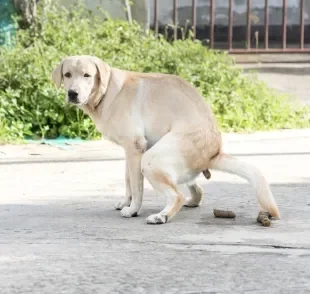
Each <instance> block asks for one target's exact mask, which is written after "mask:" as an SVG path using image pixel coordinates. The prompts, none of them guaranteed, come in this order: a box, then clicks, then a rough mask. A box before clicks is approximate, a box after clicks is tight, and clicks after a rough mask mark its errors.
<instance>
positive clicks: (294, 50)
mask: <svg viewBox="0 0 310 294" xmlns="http://www.w3.org/2000/svg"><path fill="white" fill-rule="evenodd" d="M228 53H231V54H255V53H267V54H268V53H310V48H303V49H300V48H284V49H283V48H268V49H265V48H258V49H256V48H251V49H231V50H229V51H228Z"/></svg>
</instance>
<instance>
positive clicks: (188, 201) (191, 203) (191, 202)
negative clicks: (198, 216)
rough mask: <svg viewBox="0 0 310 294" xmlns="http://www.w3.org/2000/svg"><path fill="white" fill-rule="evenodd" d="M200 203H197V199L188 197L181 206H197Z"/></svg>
mask: <svg viewBox="0 0 310 294" xmlns="http://www.w3.org/2000/svg"><path fill="white" fill-rule="evenodd" d="M199 205H200V202H199V203H197V201H194V200H193V198H191V197H189V198H186V199H185V202H184V204H183V206H185V207H197V206H199Z"/></svg>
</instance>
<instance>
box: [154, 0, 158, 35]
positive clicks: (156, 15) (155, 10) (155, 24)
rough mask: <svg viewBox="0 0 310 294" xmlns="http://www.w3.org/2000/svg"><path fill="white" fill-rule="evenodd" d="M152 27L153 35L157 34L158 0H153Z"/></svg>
mask: <svg viewBox="0 0 310 294" xmlns="http://www.w3.org/2000/svg"><path fill="white" fill-rule="evenodd" d="M154 27H155V35H156V36H157V35H158V0H154Z"/></svg>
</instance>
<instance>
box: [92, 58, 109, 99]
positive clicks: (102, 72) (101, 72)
mask: <svg viewBox="0 0 310 294" xmlns="http://www.w3.org/2000/svg"><path fill="white" fill-rule="evenodd" d="M91 59H92V61H93V63H94V64H95V66H96V68H97V72H98V78H99V87H101V93H102V94H105V93H106V91H107V89H108V84H109V81H110V76H111V67H110V66H109V65H108V64H106V63H105V62H103V60H101V59H100V58H98V57H95V56H92V57H91Z"/></svg>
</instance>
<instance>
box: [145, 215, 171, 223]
mask: <svg viewBox="0 0 310 294" xmlns="http://www.w3.org/2000/svg"><path fill="white" fill-rule="evenodd" d="M167 221H168V215H165V214H160V213H158V214H152V215H150V216H149V217H148V218H147V219H146V223H147V224H151V225H161V224H165V223H166V222H167Z"/></svg>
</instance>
